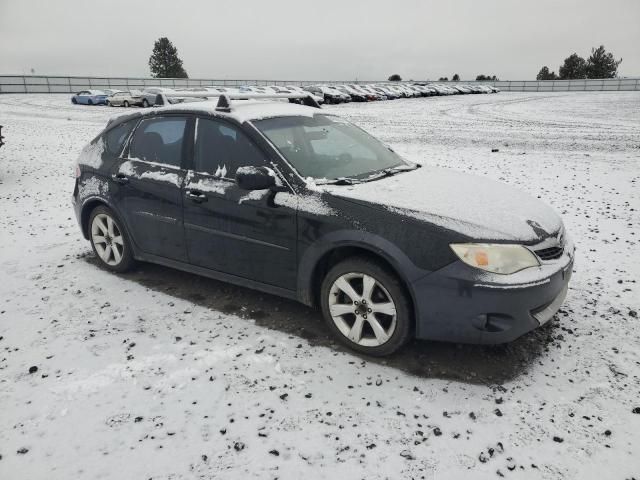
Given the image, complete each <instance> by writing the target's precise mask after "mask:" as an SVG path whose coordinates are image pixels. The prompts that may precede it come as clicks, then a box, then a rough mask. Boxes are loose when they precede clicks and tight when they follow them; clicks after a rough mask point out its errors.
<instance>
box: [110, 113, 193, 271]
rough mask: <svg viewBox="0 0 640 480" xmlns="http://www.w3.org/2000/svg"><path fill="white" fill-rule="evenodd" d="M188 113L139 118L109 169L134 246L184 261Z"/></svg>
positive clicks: (185, 255) (185, 256) (190, 121)
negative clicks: (127, 142) (125, 145)
mask: <svg viewBox="0 0 640 480" xmlns="http://www.w3.org/2000/svg"><path fill="white" fill-rule="evenodd" d="M191 124H192V120H191V118H190V116H188V115H165V116H160V115H158V116H154V117H151V118H144V119H143V120H141V121H140V123H139V124H138V126H137V128H136V130H135V131H134V133H133V136H132V138H131V141H130V143H129V146H128V148H127V149H125V152H124V156H123V158H121V159H120V161H119V162H118V163H117V164H116V165H115V167H114V168H113V170H112V180H113V182H114V184H115V185H117V187H116V188H117V193H116V194H115V198H116V201H117V203H118V206H119V210H120V211H121V213H122V215H123V216H124V218H125V222H126V224H127V227H128V230H129V232H130V233H131V235H132V236H133V241H134V242H135V244H136V245H137V247H138V248H139V249H140V250H142V251H143V252H144V253H146V254H151V255H156V256H159V257H163V258H168V259H172V260H178V261H183V262H185V261H186V259H187V253H186V247H185V242H184V228H183V217H182V185H183V183H184V179H185V175H186V170H185V169H184V168H183V162H184V158H185V156H186V153H185V149H186V148H187V142H185V141H184V139H185V136H186V135H187V132H188V131H189V129H190V128H191Z"/></svg>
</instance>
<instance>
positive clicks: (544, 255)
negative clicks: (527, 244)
mask: <svg viewBox="0 0 640 480" xmlns="http://www.w3.org/2000/svg"><path fill="white" fill-rule="evenodd" d="M563 252H564V247H563V246H559V245H556V246H555V247H549V248H542V249H540V250H535V253H536V255H537V256H538V257H539V258H540V260H555V259H557V258H560V257H561V256H562V253H563Z"/></svg>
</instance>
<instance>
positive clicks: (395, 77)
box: [389, 73, 402, 82]
mask: <svg viewBox="0 0 640 480" xmlns="http://www.w3.org/2000/svg"><path fill="white" fill-rule="evenodd" d="M389 81H390V82H401V81H402V77H401V76H400V75H398V74H397V73H394V74H393V75H391V76H390V77H389Z"/></svg>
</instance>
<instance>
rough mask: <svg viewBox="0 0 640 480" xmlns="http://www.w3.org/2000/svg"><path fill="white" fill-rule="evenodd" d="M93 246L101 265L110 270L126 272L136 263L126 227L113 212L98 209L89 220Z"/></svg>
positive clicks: (103, 207) (108, 209) (105, 208)
mask: <svg viewBox="0 0 640 480" xmlns="http://www.w3.org/2000/svg"><path fill="white" fill-rule="evenodd" d="M89 233H90V237H89V238H90V239H91V246H92V247H93V251H94V252H95V254H96V256H97V257H98V259H99V260H100V263H102V265H104V266H105V267H107V268H108V269H109V270H113V271H115V272H126V271H127V270H129V269H131V267H132V266H133V264H134V263H135V261H134V259H133V252H132V251H131V242H130V241H129V237H128V235H127V232H126V231H125V229H124V225H122V223H121V222H120V220H119V219H118V218H117V217H116V215H115V213H114V212H113V210H111V209H110V208H108V207H105V206H99V207H96V208H95V209H94V210H93V211H92V212H91V217H90V218H89Z"/></svg>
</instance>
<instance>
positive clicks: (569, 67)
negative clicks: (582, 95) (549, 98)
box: [558, 53, 587, 80]
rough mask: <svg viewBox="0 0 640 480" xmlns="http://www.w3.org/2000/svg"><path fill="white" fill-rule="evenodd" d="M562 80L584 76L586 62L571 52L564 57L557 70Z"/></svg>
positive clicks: (585, 73)
mask: <svg viewBox="0 0 640 480" xmlns="http://www.w3.org/2000/svg"><path fill="white" fill-rule="evenodd" d="M558 72H559V73H560V78H561V79H562V80H571V79H573V78H586V76H587V62H585V60H584V58H582V57H581V56H580V55H578V54H577V53H572V54H571V55H569V56H568V57H567V58H565V59H564V63H563V64H562V66H561V67H560V70H558Z"/></svg>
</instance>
